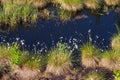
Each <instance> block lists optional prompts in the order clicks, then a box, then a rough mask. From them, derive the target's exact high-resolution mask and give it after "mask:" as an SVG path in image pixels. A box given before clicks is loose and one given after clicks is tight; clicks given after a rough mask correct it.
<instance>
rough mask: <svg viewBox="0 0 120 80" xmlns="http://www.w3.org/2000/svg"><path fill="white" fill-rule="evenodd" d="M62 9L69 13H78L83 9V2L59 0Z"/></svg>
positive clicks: (80, 0) (78, 0)
mask: <svg viewBox="0 0 120 80" xmlns="http://www.w3.org/2000/svg"><path fill="white" fill-rule="evenodd" d="M58 3H60V4H61V7H62V8H63V9H65V10H68V11H78V10H81V9H82V8H83V3H82V0H58Z"/></svg>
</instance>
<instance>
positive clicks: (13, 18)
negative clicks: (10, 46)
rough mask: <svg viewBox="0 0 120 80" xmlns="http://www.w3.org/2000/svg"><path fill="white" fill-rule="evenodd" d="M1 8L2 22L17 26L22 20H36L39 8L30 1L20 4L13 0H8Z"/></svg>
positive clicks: (0, 16) (0, 19) (0, 20)
mask: <svg viewBox="0 0 120 80" xmlns="http://www.w3.org/2000/svg"><path fill="white" fill-rule="evenodd" d="M2 6H3V7H1V8H0V23H1V24H5V25H10V26H15V25H17V23H19V22H20V21H21V20H22V22H23V23H24V22H25V23H26V22H31V23H34V22H36V19H37V13H38V11H37V8H34V7H32V6H31V4H30V3H24V4H18V3H16V2H12V1H6V2H4V3H3V4H2Z"/></svg>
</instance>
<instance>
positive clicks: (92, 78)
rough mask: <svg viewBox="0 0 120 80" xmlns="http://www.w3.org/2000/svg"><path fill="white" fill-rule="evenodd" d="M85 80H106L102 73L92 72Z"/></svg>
mask: <svg viewBox="0 0 120 80" xmlns="http://www.w3.org/2000/svg"><path fill="white" fill-rule="evenodd" d="M85 80H106V78H105V77H104V75H103V74H102V73H98V72H90V73H89V74H88V76H87V78H86V79H85Z"/></svg>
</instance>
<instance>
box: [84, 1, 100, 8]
mask: <svg viewBox="0 0 120 80" xmlns="http://www.w3.org/2000/svg"><path fill="white" fill-rule="evenodd" d="M83 2H84V4H85V6H86V7H87V8H89V9H98V8H100V6H101V0H83Z"/></svg>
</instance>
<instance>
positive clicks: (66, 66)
mask: <svg viewBox="0 0 120 80" xmlns="http://www.w3.org/2000/svg"><path fill="white" fill-rule="evenodd" d="M71 54H72V53H71V51H69V50H68V49H67V46H66V45H65V44H61V43H59V45H58V47H57V48H54V49H52V50H51V51H50V52H49V56H48V65H47V69H46V72H50V73H53V74H55V75H63V74H67V73H69V71H71V69H70V68H71V66H72V63H71V60H72V58H71Z"/></svg>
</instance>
